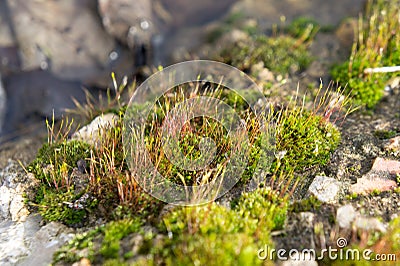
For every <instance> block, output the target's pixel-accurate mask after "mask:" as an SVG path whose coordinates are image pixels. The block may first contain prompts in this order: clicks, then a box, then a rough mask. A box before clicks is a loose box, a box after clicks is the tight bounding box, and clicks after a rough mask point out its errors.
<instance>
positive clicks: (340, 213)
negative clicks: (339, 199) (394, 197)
mask: <svg viewBox="0 0 400 266" xmlns="http://www.w3.org/2000/svg"><path fill="white" fill-rule="evenodd" d="M356 215H357V213H356V210H355V209H354V208H353V206H352V205H351V204H347V205H344V206H341V207H339V209H337V211H336V221H337V223H338V224H339V226H340V227H341V228H351V224H352V223H353V221H354V219H355V218H356Z"/></svg>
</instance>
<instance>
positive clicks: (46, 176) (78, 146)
mask: <svg viewBox="0 0 400 266" xmlns="http://www.w3.org/2000/svg"><path fill="white" fill-rule="evenodd" d="M90 150H91V146H90V145H89V144H87V143H85V142H82V141H76V140H73V141H66V140H65V141H63V142H61V143H55V144H52V145H50V144H48V143H45V144H44V145H43V146H42V147H41V148H40V149H39V151H38V154H37V156H36V159H35V160H33V162H32V163H30V164H29V165H28V167H27V170H28V171H29V172H31V173H33V174H34V175H35V177H36V178H38V179H39V180H41V181H42V182H43V183H45V184H48V185H49V187H60V186H62V185H65V178H68V177H67V176H68V175H69V174H70V173H71V172H72V169H73V168H74V167H77V162H78V161H79V160H86V159H88V158H90Z"/></svg>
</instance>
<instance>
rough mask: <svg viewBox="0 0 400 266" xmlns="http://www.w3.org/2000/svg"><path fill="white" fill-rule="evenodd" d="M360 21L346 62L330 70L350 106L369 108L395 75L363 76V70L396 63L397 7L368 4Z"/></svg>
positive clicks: (378, 0) (380, 1)
mask: <svg viewBox="0 0 400 266" xmlns="http://www.w3.org/2000/svg"><path fill="white" fill-rule="evenodd" d="M368 4H369V5H368V6H369V8H368V9H367V12H366V15H365V18H363V19H362V21H360V25H362V26H361V28H360V29H359V36H358V40H357V41H356V42H355V43H354V44H353V49H352V52H351V55H350V57H349V59H348V60H347V61H346V62H344V63H343V64H341V65H337V66H334V67H333V69H332V72H331V73H332V77H333V79H335V80H336V81H339V82H340V83H341V84H343V85H345V84H347V86H346V91H347V92H348V93H350V95H351V96H352V98H353V101H354V104H357V105H363V106H366V107H367V108H370V109H371V108H373V107H374V106H375V105H376V104H377V103H378V102H379V101H380V99H381V98H382V96H383V89H384V86H385V84H386V82H387V81H388V80H389V79H390V78H391V77H393V76H396V75H397V74H396V73H376V74H368V73H364V70H365V69H366V68H377V67H383V66H395V65H398V64H399V63H400V52H399V51H400V37H399V36H398V34H396V31H395V30H393V29H397V28H399V27H400V22H399V20H398V19H397V17H398V13H399V12H400V7H399V5H398V3H397V2H396V1H388V0H370V1H369V3H368Z"/></svg>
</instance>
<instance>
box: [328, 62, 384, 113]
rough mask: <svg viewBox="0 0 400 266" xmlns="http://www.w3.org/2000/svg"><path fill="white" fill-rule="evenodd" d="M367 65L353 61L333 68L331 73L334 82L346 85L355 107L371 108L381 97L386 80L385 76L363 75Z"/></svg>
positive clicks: (366, 63)
mask: <svg viewBox="0 0 400 266" xmlns="http://www.w3.org/2000/svg"><path fill="white" fill-rule="evenodd" d="M367 67H370V65H368V62H367V61H361V60H360V61H359V60H354V61H353V62H352V65H351V66H350V63H349V62H345V63H343V64H341V65H338V66H335V67H334V68H333V69H332V71H331V74H332V77H333V79H334V80H336V81H339V82H341V83H343V84H347V86H346V90H347V92H348V93H350V94H351V97H352V99H353V103H354V104H355V105H365V106H366V107H367V108H373V107H374V106H375V105H376V104H377V103H378V102H379V101H380V99H381V98H382V96H383V88H384V86H385V83H386V81H387V80H388V78H387V75H385V74H381V73H380V74H373V75H363V74H362V73H363V70H364V69H365V68H367Z"/></svg>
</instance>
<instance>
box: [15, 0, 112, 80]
mask: <svg viewBox="0 0 400 266" xmlns="http://www.w3.org/2000/svg"><path fill="white" fill-rule="evenodd" d="M8 3H9V7H10V11H11V14H12V21H13V25H14V28H15V34H16V38H17V40H18V42H19V43H18V45H19V48H20V52H21V61H22V62H21V63H22V68H23V69H24V70H32V69H38V68H40V69H50V70H51V71H52V72H53V73H54V74H55V75H56V76H58V77H60V78H64V79H73V80H76V79H80V80H82V79H84V78H87V77H88V76H91V75H96V74H98V73H99V72H101V71H102V70H103V69H104V66H106V65H107V64H108V63H109V61H110V58H109V55H110V53H111V52H112V50H113V49H114V46H115V41H114V40H113V38H112V37H111V36H109V35H108V34H107V33H106V32H105V31H104V29H103V28H102V25H101V22H100V21H99V18H98V14H97V12H96V1H94V0H70V1H24V0H9V1H8Z"/></svg>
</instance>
